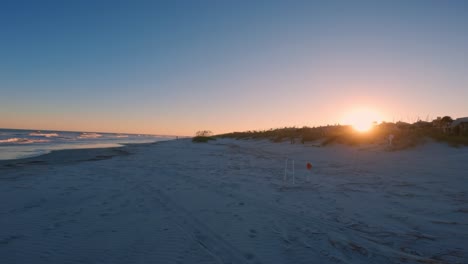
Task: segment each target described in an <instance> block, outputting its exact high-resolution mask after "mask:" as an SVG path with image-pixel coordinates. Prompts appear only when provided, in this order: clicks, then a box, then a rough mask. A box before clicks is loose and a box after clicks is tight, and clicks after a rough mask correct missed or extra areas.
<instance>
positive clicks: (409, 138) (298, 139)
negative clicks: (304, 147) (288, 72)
mask: <svg viewBox="0 0 468 264" xmlns="http://www.w3.org/2000/svg"><path fill="white" fill-rule="evenodd" d="M441 120H443V121H441ZM452 121H453V120H452V119H451V118H449V117H444V119H436V120H434V121H432V122H425V121H418V122H415V123H413V124H409V123H405V122H397V123H387V122H383V123H381V124H375V125H374V126H373V127H372V129H370V130H369V131H366V132H360V131H357V130H356V129H354V128H353V127H352V126H349V125H328V126H319V127H302V128H297V127H284V128H277V129H269V130H261V131H245V132H233V133H227V134H221V135H217V136H216V137H221V138H224V137H228V138H236V139H269V140H271V141H273V142H284V141H289V142H290V143H292V144H294V143H302V144H304V143H309V142H312V143H315V145H316V146H326V145H330V144H335V143H338V144H346V145H351V146H355V145H366V144H371V145H386V146H388V148H389V149H392V150H398V149H406V148H411V147H414V146H417V145H420V144H423V143H424V142H426V141H428V140H433V141H437V142H445V143H447V144H449V145H451V146H454V147H458V146H468V133H466V132H464V133H460V132H455V131H454V130H453V129H452V128H451V127H450V123H451V122H452ZM390 137H391V138H392V140H391V141H392V142H391V144H390V142H389V138H390Z"/></svg>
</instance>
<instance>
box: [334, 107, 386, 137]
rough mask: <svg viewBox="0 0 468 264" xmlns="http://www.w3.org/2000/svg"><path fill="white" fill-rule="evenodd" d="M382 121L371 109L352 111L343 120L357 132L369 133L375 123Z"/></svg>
mask: <svg viewBox="0 0 468 264" xmlns="http://www.w3.org/2000/svg"><path fill="white" fill-rule="evenodd" d="M379 121H380V116H379V114H378V113H377V112H376V111H373V110H371V109H358V110H354V111H351V112H349V113H347V114H346V115H345V117H344V118H343V123H344V124H346V125H351V126H352V127H353V128H354V129H355V130H356V131H359V132H367V131H369V130H371V129H372V127H373V126H374V124H375V122H379Z"/></svg>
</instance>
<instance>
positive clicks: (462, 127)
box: [450, 117, 468, 136]
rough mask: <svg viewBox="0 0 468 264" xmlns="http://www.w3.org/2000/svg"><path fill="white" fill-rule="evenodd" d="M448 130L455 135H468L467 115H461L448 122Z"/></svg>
mask: <svg viewBox="0 0 468 264" xmlns="http://www.w3.org/2000/svg"><path fill="white" fill-rule="evenodd" d="M450 132H451V133H453V134H455V135H460V136H462V135H465V136H468V117H461V118H457V119H455V120H454V121H453V122H452V123H451V124H450Z"/></svg>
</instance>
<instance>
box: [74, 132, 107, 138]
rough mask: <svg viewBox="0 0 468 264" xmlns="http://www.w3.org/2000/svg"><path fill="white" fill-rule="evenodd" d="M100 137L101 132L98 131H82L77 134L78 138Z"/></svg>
mask: <svg viewBox="0 0 468 264" xmlns="http://www.w3.org/2000/svg"><path fill="white" fill-rule="evenodd" d="M100 137H102V135H101V134H98V133H82V134H81V135H79V136H78V138H100Z"/></svg>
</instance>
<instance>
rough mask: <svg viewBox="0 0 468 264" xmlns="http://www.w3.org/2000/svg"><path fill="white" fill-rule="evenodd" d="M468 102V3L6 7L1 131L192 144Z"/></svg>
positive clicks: (404, 116) (0, 25)
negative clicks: (168, 138) (359, 114)
mask: <svg viewBox="0 0 468 264" xmlns="http://www.w3.org/2000/svg"><path fill="white" fill-rule="evenodd" d="M320 2H321V3H320ZM467 100H468V2H467V1H422V0H421V1H417V0H414V1H219V0H218V1H207V0H201V1H116V0H113V1H99V0H94V1H85V0H83V1H47V0H44V1H21V0H18V1H1V2H0V127H10V128H32V129H61V130H81V131H86V130H87V131H116V132H134V133H156V134H179V135H192V134H193V133H194V132H195V131H197V130H201V129H210V130H213V131H214V132H215V133H222V132H229V131H234V130H236V131H239V130H249V129H267V128H270V127H281V126H292V125H296V126H303V125H309V126H313V125H322V124H327V123H330V124H332V123H337V122H340V120H342V116H343V114H344V113H346V112H348V111H351V110H353V109H356V108H362V107H364V108H369V109H373V111H377V112H378V113H379V115H380V116H381V117H382V119H385V120H387V121H392V120H404V121H412V120H414V119H416V118H417V117H418V116H419V117H420V118H422V119H425V118H426V117H427V116H429V117H432V118H435V117H436V116H440V115H451V116H452V117H460V116H467V115H468V101H467Z"/></svg>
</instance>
